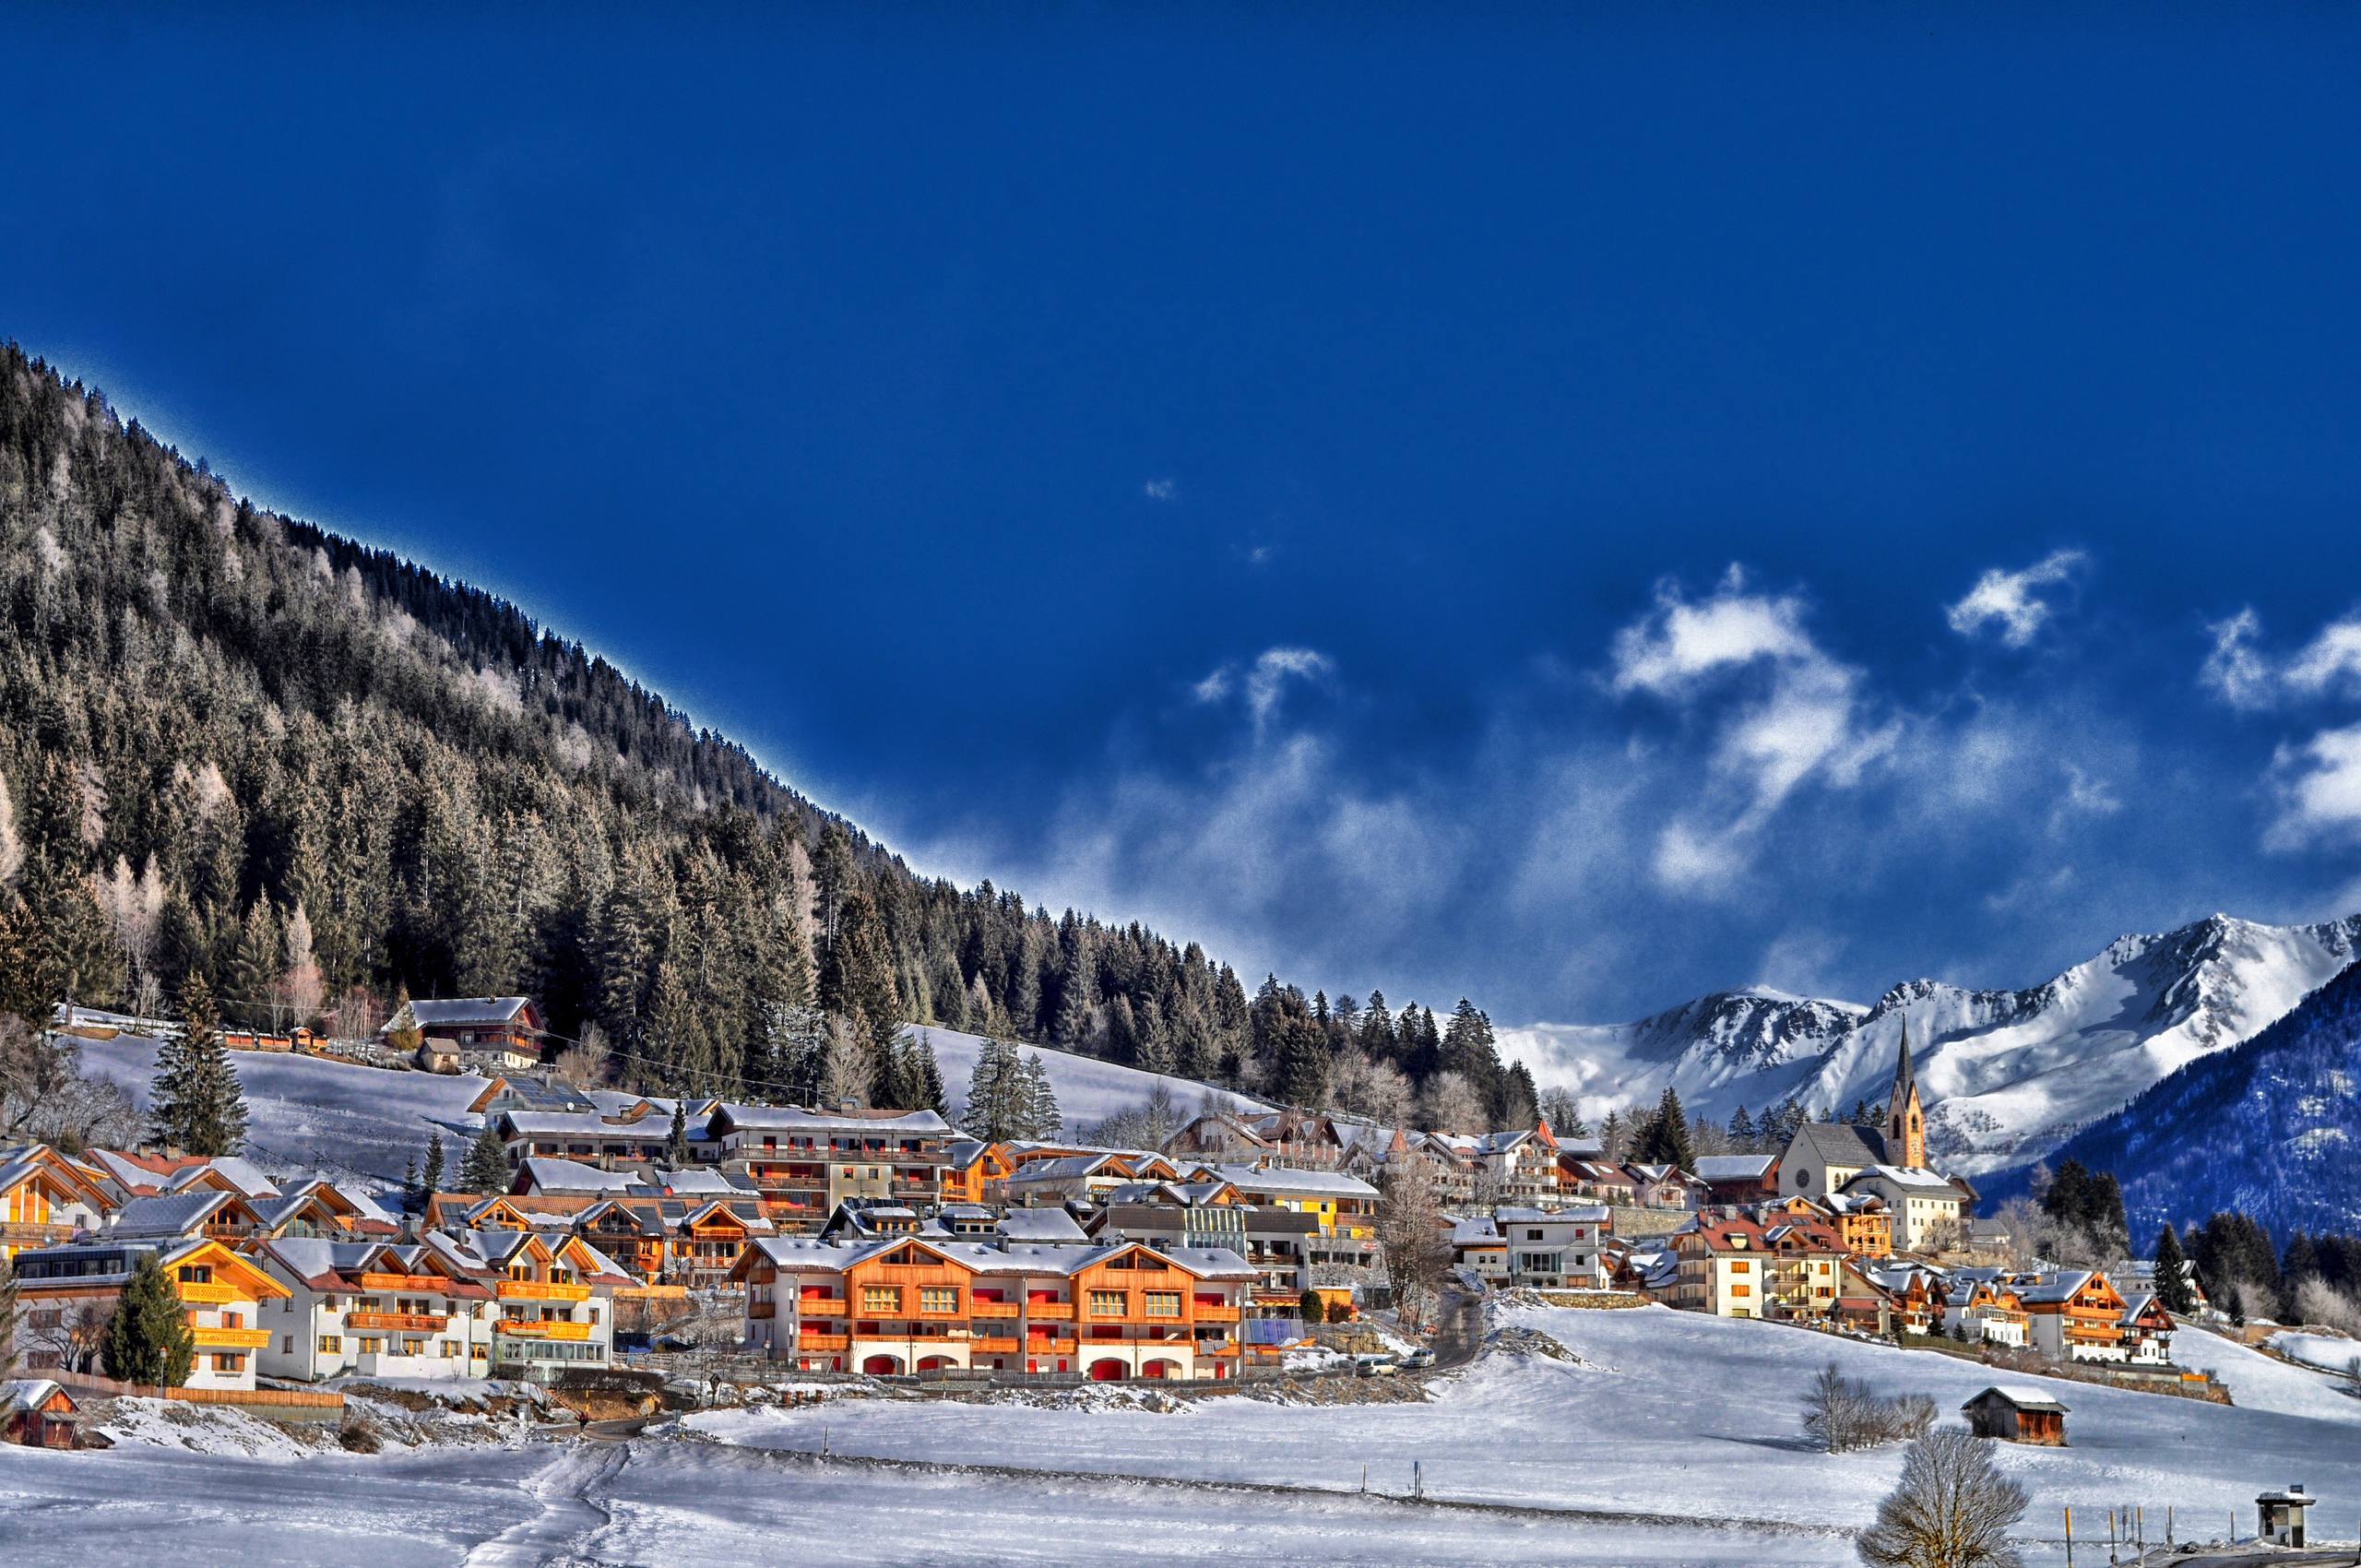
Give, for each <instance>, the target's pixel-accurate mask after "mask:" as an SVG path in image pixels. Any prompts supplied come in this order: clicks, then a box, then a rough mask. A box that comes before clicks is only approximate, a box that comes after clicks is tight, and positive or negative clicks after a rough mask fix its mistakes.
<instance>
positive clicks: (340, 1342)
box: [320, 1334, 344, 1356]
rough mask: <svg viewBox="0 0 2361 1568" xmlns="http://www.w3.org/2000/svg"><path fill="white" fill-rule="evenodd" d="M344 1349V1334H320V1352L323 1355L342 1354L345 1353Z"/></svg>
mask: <svg viewBox="0 0 2361 1568" xmlns="http://www.w3.org/2000/svg"><path fill="white" fill-rule="evenodd" d="M343 1351H344V1336H342V1335H338V1334H323V1335H321V1336H320V1354H321V1355H323V1356H335V1355H341V1354H342V1353H343Z"/></svg>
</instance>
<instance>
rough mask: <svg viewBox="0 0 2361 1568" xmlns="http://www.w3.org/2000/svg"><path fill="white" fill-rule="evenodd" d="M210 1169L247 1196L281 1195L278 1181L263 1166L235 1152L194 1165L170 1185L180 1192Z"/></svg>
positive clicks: (200, 1178)
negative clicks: (269, 1175) (266, 1173)
mask: <svg viewBox="0 0 2361 1568" xmlns="http://www.w3.org/2000/svg"><path fill="white" fill-rule="evenodd" d="M208 1170H210V1171H212V1172H213V1173H214V1174H215V1175H217V1176H219V1177H220V1178H221V1179H222V1180H223V1181H225V1182H229V1183H230V1184H231V1186H233V1187H235V1188H237V1189H238V1191H239V1192H241V1193H243V1194H245V1195H246V1196H247V1197H250V1198H275V1197H277V1196H279V1186H278V1183H276V1182H273V1181H272V1180H271V1179H270V1178H269V1177H268V1176H267V1175H265V1174H264V1173H263V1169H262V1167H261V1166H259V1165H256V1164H255V1162H254V1161H253V1160H251V1159H247V1158H243V1157H242V1156H239V1155H234V1154H225V1155H222V1156H220V1157H219V1158H214V1159H209V1160H207V1161H206V1162H205V1163H204V1164H203V1165H192V1166H190V1167H189V1168H188V1169H187V1170H184V1171H182V1172H181V1173H180V1174H179V1175H177V1176H175V1177H173V1178H172V1181H171V1182H170V1183H169V1185H170V1186H171V1187H172V1190H173V1191H175V1192H178V1191H180V1190H181V1189H182V1188H184V1187H186V1186H187V1185H188V1184H189V1183H190V1182H198V1181H202V1180H204V1178H205V1173H206V1172H207V1171H208Z"/></svg>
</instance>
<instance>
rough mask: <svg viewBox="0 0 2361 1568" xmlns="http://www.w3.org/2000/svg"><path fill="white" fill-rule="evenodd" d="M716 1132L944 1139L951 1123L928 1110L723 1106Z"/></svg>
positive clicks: (716, 1113) (716, 1120) (717, 1114)
mask: <svg viewBox="0 0 2361 1568" xmlns="http://www.w3.org/2000/svg"><path fill="white" fill-rule="evenodd" d="M713 1122H714V1126H715V1128H716V1130H717V1132H718V1133H720V1134H727V1133H737V1132H753V1133H910V1134H918V1135H920V1136H934V1137H945V1136H948V1135H949V1134H950V1133H951V1131H952V1127H951V1123H948V1122H945V1121H944V1120H943V1118H942V1117H940V1116H937V1115H936V1114H935V1113H934V1112H933V1111H903V1112H901V1113H900V1114H898V1115H892V1116H886V1115H877V1116H861V1115H857V1114H846V1113H842V1112H837V1111H805V1110H803V1109H801V1107H798V1106H792V1105H723V1106H720V1107H718V1108H717V1109H716V1111H714V1116H713Z"/></svg>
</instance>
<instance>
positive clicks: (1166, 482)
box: [1140, 479, 1181, 501]
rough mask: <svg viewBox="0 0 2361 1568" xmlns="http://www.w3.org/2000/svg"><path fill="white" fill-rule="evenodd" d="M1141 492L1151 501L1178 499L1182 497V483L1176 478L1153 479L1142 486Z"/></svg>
mask: <svg viewBox="0 0 2361 1568" xmlns="http://www.w3.org/2000/svg"><path fill="white" fill-rule="evenodd" d="M1140 493H1141V494H1143V495H1145V496H1146V497H1147V498H1148V499H1149V500H1150V501H1178V500H1180V499H1181V485H1180V482H1179V481H1175V480H1170V479H1152V480H1150V481H1147V482H1146V483H1145V484H1144V485H1142V486H1140Z"/></svg>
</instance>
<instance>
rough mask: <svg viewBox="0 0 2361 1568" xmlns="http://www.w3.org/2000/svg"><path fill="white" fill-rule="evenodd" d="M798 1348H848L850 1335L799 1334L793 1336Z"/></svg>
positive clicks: (850, 1339) (850, 1343) (849, 1346)
mask: <svg viewBox="0 0 2361 1568" xmlns="http://www.w3.org/2000/svg"><path fill="white" fill-rule="evenodd" d="M795 1348H797V1349H799V1350H848V1349H850V1348H852V1336H850V1335H848V1334H799V1335H797V1336H795Z"/></svg>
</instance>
